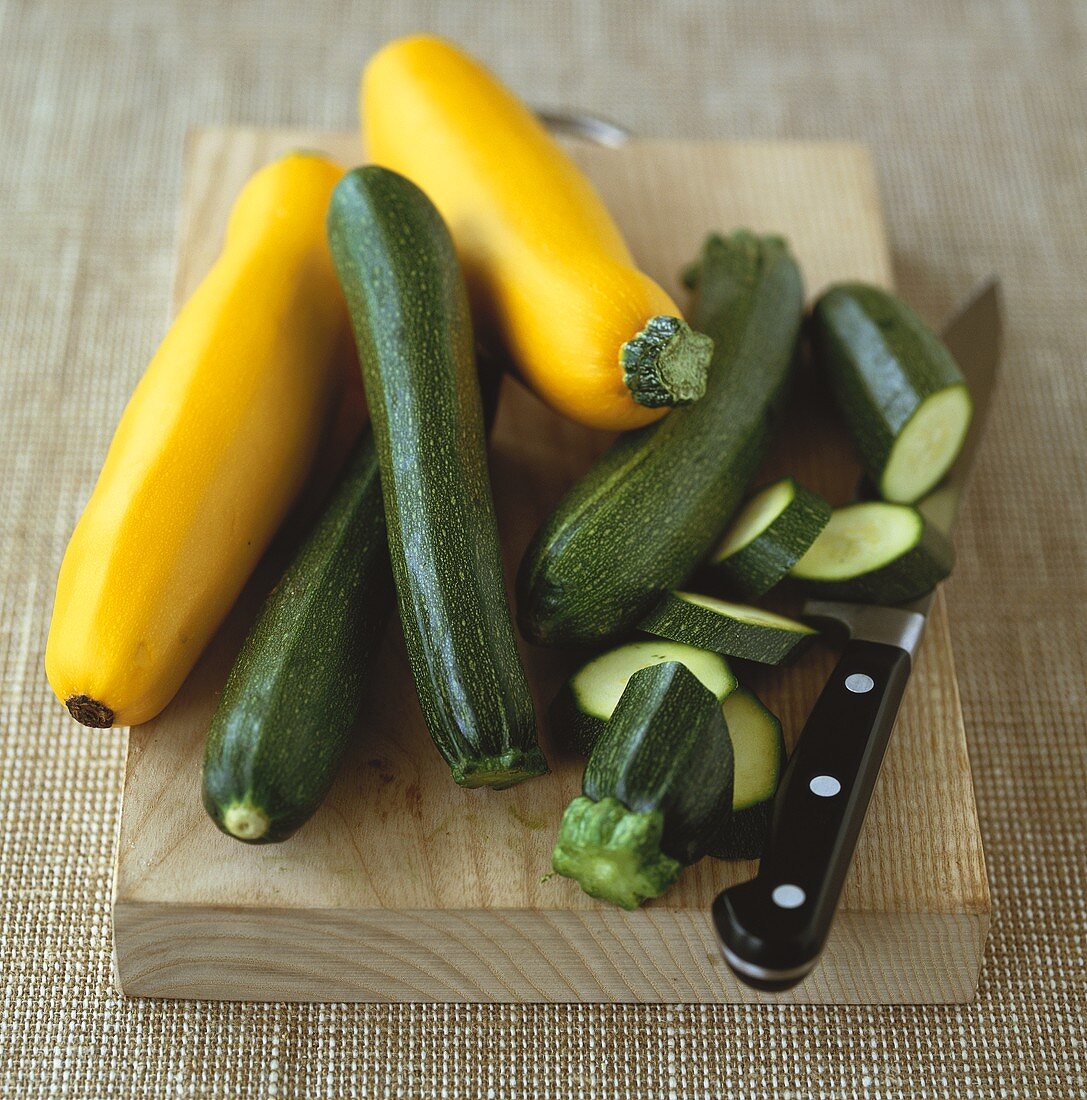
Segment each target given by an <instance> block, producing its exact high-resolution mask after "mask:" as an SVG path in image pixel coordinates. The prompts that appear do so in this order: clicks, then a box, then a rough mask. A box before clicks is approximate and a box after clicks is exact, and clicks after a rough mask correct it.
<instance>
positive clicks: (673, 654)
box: [550, 639, 738, 755]
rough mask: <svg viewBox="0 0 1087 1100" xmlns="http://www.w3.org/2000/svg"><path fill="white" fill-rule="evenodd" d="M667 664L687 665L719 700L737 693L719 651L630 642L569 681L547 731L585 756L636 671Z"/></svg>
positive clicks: (553, 705)
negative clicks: (553, 732) (559, 737)
mask: <svg viewBox="0 0 1087 1100" xmlns="http://www.w3.org/2000/svg"><path fill="white" fill-rule="evenodd" d="M665 661H678V662H679V663H680V664H682V665H684V666H686V668H687V669H689V670H690V672H692V673H693V674H694V676H695V678H696V679H697V680H699V681H700V682H701V684H702V685H703V687H705V688H706V689H707V690H709V691H711V692H713V694H714V695H715V696H716V697H717V698H718V699H719V700H720V699H725V698H726V697H727V696H728V695H729V694H731V693H732V692H733V691H735V690H736V687H737V686H738V685H737V680H736V676H735V674H734V673H733V671H732V669H731V668H729V665H728V662H727V661H726V660H725V659H724V658H723V657H722V656H720V654H717V653H710V652H707V651H706V650H704V649H697V648H696V647H694V646H689V645H681V644H677V643H674V642H668V641H664V640H658V639H653V640H650V641H644V642H630V643H628V644H627V645H621V646H618V647H617V648H615V649H611V650H608V652H606V653H602V654H601V655H600V656H599V657H594V658H593V659H592V660H591V661H589V662H588V663H587V664H585V665H583V666H582V667H581V668H580V669H578V671H577V672H575V673H574V675H573V676H571V677H570V679H569V680H568V681H567V683H566V684H565V685H564V686H563V688H562V689H561V690H560V691H559V693H558V695H557V696H556V697H555V701H554V703H553V704H552V705H551V712H550V718H551V728H552V730H553V731H555V732H556V733H557V734H558V735H559V736H561V737H563V738H564V739H565V740H566V741H567V743H568V744H570V745H572V746H573V747H574V748H575V749H576V750H577V751H578V752H580V753H583V754H585V755H588V754H589V752H591V751H592V747H593V745H594V744H595V743H596V740H597V738H598V737H599V736H600V734H601V732H602V731H603V729H604V727H605V725H607V723H608V721H609V719H610V718H611V716H612V714H614V713H615V707H616V705H617V704H618V702H619V700H620V698H621V697H622V694H623V691H624V690H625V688H626V686H627V681H629V680H630V678H631V676H633V675H634V673H635V672H638V671H639V670H640V669H643V668H648V667H649V666H650V665H658V664H663V663H664V662H665Z"/></svg>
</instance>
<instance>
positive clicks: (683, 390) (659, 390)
mask: <svg viewBox="0 0 1087 1100" xmlns="http://www.w3.org/2000/svg"><path fill="white" fill-rule="evenodd" d="M712 355H713V341H712V340H711V339H710V338H709V337H708V336H705V335H704V334H703V333H701V332H695V331H694V329H692V328H691V326H690V325H688V324H687V322H686V321H681V320H680V319H679V318H678V317H667V316H661V317H652V318H650V319H649V321H648V322H647V323H646V326H645V328H643V329H642V331H641V332H639V333H638V335H637V336H635V337H634V338H633V339H631V340H628V341H627V342H626V343H625V344H624V345H623V346H622V348H621V349H620V351H619V363H620V365H621V366H622V368H623V381H624V382H625V383H626V385H627V388H628V389H629V390H630V395H631V397H633V398H634V400H635V401H637V403H638V404H639V405H645V406H646V407H647V408H650V409H659V408H662V407H663V406H673V407H675V406H680V405H692V404H694V402H695V401H697V400H699V398H701V397H702V395H703V394H704V393H705V392H706V378H707V376H708V374H709V369H710V358H711V357H712Z"/></svg>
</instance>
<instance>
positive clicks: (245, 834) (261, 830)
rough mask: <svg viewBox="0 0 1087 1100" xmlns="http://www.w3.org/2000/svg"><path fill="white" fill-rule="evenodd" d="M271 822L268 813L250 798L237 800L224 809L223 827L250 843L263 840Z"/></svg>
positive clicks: (234, 835) (239, 838)
mask: <svg viewBox="0 0 1087 1100" xmlns="http://www.w3.org/2000/svg"><path fill="white" fill-rule="evenodd" d="M271 824H272V822H271V820H270V819H269V817H268V815H267V814H266V813H265V812H264V811H263V810H262V809H261V808H260V807H259V806H254V805H253V804H252V803H251V802H249V801H248V800H247V801H245V802H236V803H235V804H234V805H233V806H228V807H227V808H226V809H225V810H224V811H223V829H224V830H225V831H226V832H228V833H229V834H230V835H231V836H233V837H237V839H238V840H244V841H245V842H246V843H248V844H254V843H256V842H258V841H261V840H263V839H264V838H265V836H267V834H268V830H269V828H270V827H271Z"/></svg>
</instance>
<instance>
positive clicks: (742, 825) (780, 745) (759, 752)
mask: <svg viewBox="0 0 1087 1100" xmlns="http://www.w3.org/2000/svg"><path fill="white" fill-rule="evenodd" d="M721 708H722V710H723V711H724V715H725V722H726V724H727V725H728V735H729V740H730V741H731V742H732V755H733V768H734V770H735V777H734V781H733V787H732V818H731V820H730V821H729V823H728V825H727V826H726V828H725V829H724V830H723V831H722V832H721V833H719V834H718V835H717V836H716V837H715V838H714V840H713V843H712V844H711V845H710V850H709V854H710V855H711V856H714V857H715V858H717V859H758V858H759V856H760V855H761V854H762V848H763V845H764V844H765V843H766V835H767V833H768V832H769V831H770V816H771V814H772V812H773V808H774V796H775V795H776V794H777V789H778V784H779V783H780V782H781V773H782V770H783V769H784V767H785V738H784V737H783V736H782V733H781V723H780V722H779V721H778V720H777V718H775V717H774V715H773V714H771V713H770V711H768V710H767V709H766V707H764V706H763V705H762V703H761V702H760V701H759V699H758V698H757V697H756V696H755V695H754V694H752V693H751V692H750V691H747V690H745V689H743V688H741V689H740V690H739V691H734V692H733V693H732V694H731V695H730V696H729V697H728V698H727V699H726V700H725V701H724V703H722V704H721Z"/></svg>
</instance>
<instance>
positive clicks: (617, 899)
mask: <svg viewBox="0 0 1087 1100" xmlns="http://www.w3.org/2000/svg"><path fill="white" fill-rule="evenodd" d="M663 829H664V817H663V815H662V814H661V812H660V811H659V810H652V811H650V812H648V813H636V812H634V811H633V810H628V809H627V808H626V806H624V805H623V804H622V802H620V801H619V800H618V799H616V798H602V799H601V800H600V801H599V802H594V801H593V800H592V799H591V798H586V797H585V796H584V795H581V796H580V797H578V798H575V799H574V800H573V802H571V803H570V805H569V806H567V807H566V813H565V814H563V818H562V824H561V825H560V826H559V838H558V842H557V843H556V844H555V850H554V852H553V853H552V856H551V866H552V867H553V868H554V869H555V870H556V871H557V872H558V873H559V874H560V875H564V876H565V877H566V878H572V879H574V880H575V881H576V882H577V883H578V884H579V885H580V886H581V888H582V890H584V891H585V893H586V894H588V895H589V896H590V897H594V898H599V899H600V900H601V901H610V902H611V903H612V904H613V905H618V906H620V907H621V908H623V909H637V908H638V906H639V905H641V904H642V902H643V901H648V900H649V899H650V898H656V897H660V895H661V894H663V893H664V891H665V890H667V889H668V887H669V886H671V885H672V883H673V882H675V881H676V879H677V878H678V877H679V874H680V872H681V871H682V870H683V864H682V863H680V862H679V861H678V860H675V859H672V858H671V856H666V855H665V854H664V853H663V852H662V851H661V848H660V843H661V835H662V832H663Z"/></svg>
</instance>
